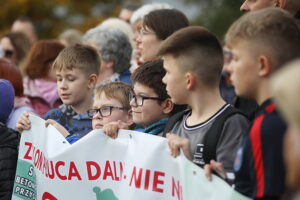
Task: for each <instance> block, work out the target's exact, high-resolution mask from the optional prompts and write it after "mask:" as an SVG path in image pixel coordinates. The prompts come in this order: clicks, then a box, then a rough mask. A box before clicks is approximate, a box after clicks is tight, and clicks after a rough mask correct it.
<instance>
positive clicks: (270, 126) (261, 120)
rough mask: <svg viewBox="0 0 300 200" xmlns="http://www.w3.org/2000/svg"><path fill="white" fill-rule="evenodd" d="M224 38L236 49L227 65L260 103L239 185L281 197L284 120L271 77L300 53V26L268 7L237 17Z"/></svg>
mask: <svg viewBox="0 0 300 200" xmlns="http://www.w3.org/2000/svg"><path fill="white" fill-rule="evenodd" d="M225 40H226V45H227V46H228V47H229V49H230V50H231V52H232V54H233V59H232V61H231V62H230V64H229V71H230V78H231V80H232V83H233V85H234V87H235V92H236V93H237V95H239V96H243V97H248V98H252V99H255V100H256V102H257V103H258V104H259V105H260V108H259V111H258V113H257V116H256V118H255V119H254V121H253V123H252V126H251V128H250V130H249V133H248V134H247V135H246V136H245V138H244V142H243V145H242V147H241V148H240V150H239V152H238V154H237V158H236V162H235V167H234V168H235V175H236V180H235V189H236V190H237V191H239V192H241V193H243V194H245V195H247V196H249V197H251V198H254V199H279V198H280V196H281V195H282V194H283V192H284V190H285V184H284V179H285V170H284V168H285V167H284V164H283V156H282V153H283V152H282V149H283V138H284V133H285V131H286V125H285V123H284V122H283V120H282V119H281V117H280V116H279V115H278V114H277V112H276V107H275V105H274V103H273V102H272V99H271V98H272V96H273V95H272V93H271V90H270V77H271V75H272V74H273V73H274V72H275V71H276V70H277V69H278V68H280V67H281V66H282V65H283V64H284V63H286V62H287V61H289V60H291V59H294V58H296V57H298V56H299V54H300V30H299V28H298V27H297V23H296V21H295V19H293V17H292V16H291V15H290V14H289V13H287V12H286V11H283V10H282V9H276V8H266V9H263V10H260V11H254V12H251V13H248V14H246V15H244V16H243V17H241V18H240V19H238V20H237V21H236V22H234V23H233V24H232V25H231V27H230V28H229V30H228V32H227V34H226V37H225ZM287 81H288V80H287ZM214 164H215V163H214ZM210 167H212V168H214V169H217V170H218V171H220V168H218V167H216V166H214V165H212V166H210Z"/></svg>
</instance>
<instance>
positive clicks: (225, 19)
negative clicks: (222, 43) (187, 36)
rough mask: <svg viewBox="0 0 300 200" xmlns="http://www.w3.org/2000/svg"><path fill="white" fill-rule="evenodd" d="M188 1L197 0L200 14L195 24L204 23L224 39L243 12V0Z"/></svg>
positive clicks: (194, 21) (187, 0)
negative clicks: (241, 9) (241, 8)
mask: <svg viewBox="0 0 300 200" xmlns="http://www.w3.org/2000/svg"><path fill="white" fill-rule="evenodd" d="M185 2H187V3H191V2H193V3H195V2H197V3H198V5H199V15H198V16H197V17H196V18H195V19H194V20H193V22H192V23H193V24H197V25H202V26H205V27H206V28H208V29H209V30H210V31H211V32H212V33H214V34H215V35H217V36H218V38H219V39H220V40H223V37H224V34H225V33H226V31H227V30H228V28H229V26H230V25H231V24H232V22H234V21H235V20H236V19H238V18H239V17H240V16H241V15H242V14H243V13H242V12H241V11H240V6H241V5H242V2H243V1H242V0H185Z"/></svg>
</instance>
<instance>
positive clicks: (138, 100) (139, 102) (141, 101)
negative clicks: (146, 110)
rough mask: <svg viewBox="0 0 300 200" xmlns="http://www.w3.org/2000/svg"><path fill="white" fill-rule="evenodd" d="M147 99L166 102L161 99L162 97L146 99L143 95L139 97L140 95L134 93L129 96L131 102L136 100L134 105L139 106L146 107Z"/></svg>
mask: <svg viewBox="0 0 300 200" xmlns="http://www.w3.org/2000/svg"><path fill="white" fill-rule="evenodd" d="M147 99H151V100H156V101H164V100H165V99H164V98H160V97H146V96H143V95H138V94H133V93H130V94H129V101H132V100H134V103H135V104H136V105H137V106H142V105H144V100H147Z"/></svg>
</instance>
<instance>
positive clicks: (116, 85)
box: [94, 82, 133, 109]
mask: <svg viewBox="0 0 300 200" xmlns="http://www.w3.org/2000/svg"><path fill="white" fill-rule="evenodd" d="M102 93H104V94H105V95H106V97H107V98H109V99H116V100H118V101H119V102H120V103H121V104H122V106H123V107H125V108H128V109H130V100H129V94H130V93H133V88H132V86H131V85H128V84H127V83H123V82H110V83H107V84H104V85H100V86H98V87H97V88H96V89H95V95H94V100H96V99H99V98H100V96H101V94H102Z"/></svg>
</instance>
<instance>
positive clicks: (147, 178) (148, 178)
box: [144, 169, 151, 190]
mask: <svg viewBox="0 0 300 200" xmlns="http://www.w3.org/2000/svg"><path fill="white" fill-rule="evenodd" d="M150 173H151V171H150V170H149V169H147V170H146V175H145V185H144V189H145V190H148V188H149V183H150Z"/></svg>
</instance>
